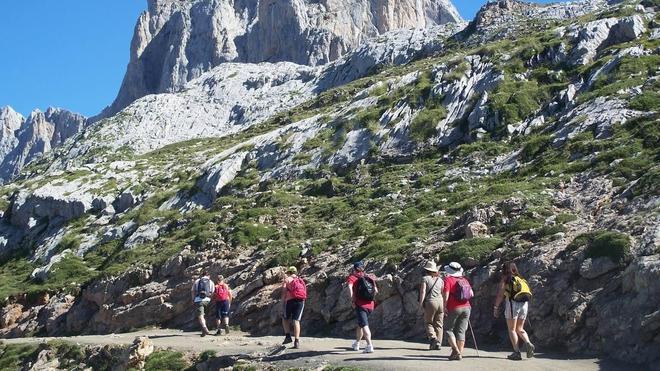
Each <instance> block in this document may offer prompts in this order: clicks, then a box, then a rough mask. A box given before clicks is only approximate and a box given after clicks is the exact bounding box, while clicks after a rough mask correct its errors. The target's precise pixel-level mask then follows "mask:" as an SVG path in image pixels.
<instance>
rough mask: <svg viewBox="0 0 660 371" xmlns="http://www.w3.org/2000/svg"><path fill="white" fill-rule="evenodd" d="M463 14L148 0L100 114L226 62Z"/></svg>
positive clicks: (309, 58)
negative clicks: (122, 71)
mask: <svg viewBox="0 0 660 371" xmlns="http://www.w3.org/2000/svg"><path fill="white" fill-rule="evenodd" d="M460 21H461V17H460V15H459V14H458V11H457V10H456V8H455V7H454V6H453V4H452V3H451V2H450V0H421V1H420V0H375V1H373V0H370V1H367V0H348V1H347V0H322V1H317V0H292V1H274V0H259V1H229V0H195V1H179V0H149V1H148V10H147V11H146V12H145V13H144V14H142V15H141V16H140V18H139V20H138V23H137V25H136V27H135V34H134V37H133V42H132V45H131V59H130V63H129V65H128V68H127V72H126V75H125V77H124V81H123V83H122V87H121V89H120V92H119V94H118V96H117V98H116V100H115V101H114V103H113V104H112V105H111V106H110V107H108V108H107V109H106V110H105V111H104V112H103V113H102V115H101V117H108V116H111V115H112V114H114V113H116V112H118V111H120V110H121V109H123V108H124V107H126V106H128V105H129V104H130V103H132V102H133V101H135V100H136V99H138V98H141V97H143V96H145V95H148V94H153V93H163V92H174V91H178V90H180V89H181V88H182V87H183V85H184V84H185V83H187V82H188V81H190V80H192V79H194V78H197V77H199V76H200V75H201V74H202V73H203V72H206V71H208V70H210V69H211V68H213V67H215V66H217V65H219V64H221V63H226V62H246V63H259V62H280V61H289V62H294V63H297V64H303V65H310V66H315V65H321V64H326V63H328V62H331V61H334V60H336V59H338V58H340V57H341V56H342V55H344V54H346V53H347V52H348V51H349V50H352V49H354V48H355V47H356V46H358V45H359V44H360V43H361V42H362V41H363V40H365V39H366V38H368V37H373V36H376V35H379V34H382V33H384V32H387V31H390V30H394V29H402V28H424V27H427V26H431V25H439V24H446V23H456V22H460Z"/></svg>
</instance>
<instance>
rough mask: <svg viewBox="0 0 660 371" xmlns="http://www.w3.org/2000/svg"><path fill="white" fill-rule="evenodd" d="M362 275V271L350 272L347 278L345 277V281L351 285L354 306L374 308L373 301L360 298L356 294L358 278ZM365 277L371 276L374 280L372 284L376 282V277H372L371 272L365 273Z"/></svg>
mask: <svg viewBox="0 0 660 371" xmlns="http://www.w3.org/2000/svg"><path fill="white" fill-rule="evenodd" d="M362 276H364V273H362V272H361V273H351V275H349V276H348V278H346V283H348V284H349V285H351V287H353V297H354V298H355V299H354V301H355V305H356V306H358V307H360V308H364V309H367V310H374V308H375V307H376V302H375V301H373V300H365V299H362V298H360V297H359V296H358V294H357V287H358V280H359V279H360V277H362ZM367 277H369V278H371V279H372V280H373V281H374V284H375V283H376V277H374V276H373V275H371V274H369V275H367Z"/></svg>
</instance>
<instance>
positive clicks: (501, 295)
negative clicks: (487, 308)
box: [493, 280, 505, 318]
mask: <svg viewBox="0 0 660 371" xmlns="http://www.w3.org/2000/svg"><path fill="white" fill-rule="evenodd" d="M504 286H505V284H504V280H501V281H500V283H499V285H497V296H496V297H495V305H494V306H493V317H495V318H497V317H498V316H499V312H500V304H502V301H503V300H504Z"/></svg>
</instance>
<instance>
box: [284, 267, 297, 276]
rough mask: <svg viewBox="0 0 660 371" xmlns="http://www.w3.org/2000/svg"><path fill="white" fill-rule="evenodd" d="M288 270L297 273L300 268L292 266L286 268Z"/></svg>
mask: <svg viewBox="0 0 660 371" xmlns="http://www.w3.org/2000/svg"><path fill="white" fill-rule="evenodd" d="M286 272H287V273H293V274H296V273H298V268H296V267H294V266H291V267H289V268H287V269H286Z"/></svg>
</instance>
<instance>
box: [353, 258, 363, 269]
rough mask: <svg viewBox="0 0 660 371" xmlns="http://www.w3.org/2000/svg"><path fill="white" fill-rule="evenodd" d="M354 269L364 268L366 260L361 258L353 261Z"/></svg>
mask: <svg viewBox="0 0 660 371" xmlns="http://www.w3.org/2000/svg"><path fill="white" fill-rule="evenodd" d="M353 269H364V262H363V261H362V260H360V261H357V262H355V263H353Z"/></svg>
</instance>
